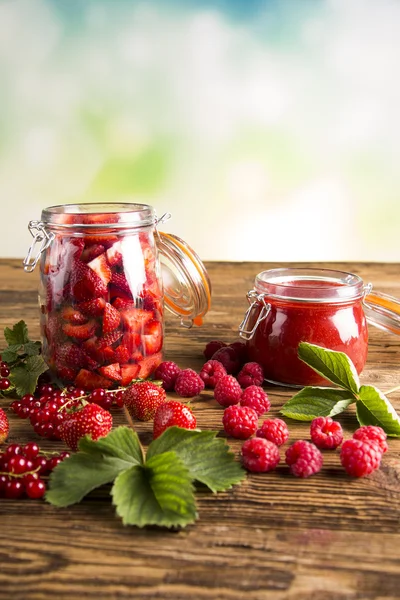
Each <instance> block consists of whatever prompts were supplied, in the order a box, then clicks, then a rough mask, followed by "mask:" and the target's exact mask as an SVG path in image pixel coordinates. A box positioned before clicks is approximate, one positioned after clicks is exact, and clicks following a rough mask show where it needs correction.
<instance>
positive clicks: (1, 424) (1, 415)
mask: <svg viewBox="0 0 400 600" xmlns="http://www.w3.org/2000/svg"><path fill="white" fill-rule="evenodd" d="M9 430H10V424H9V422H8V418H7V415H6V413H5V412H4V410H3V409H2V408H0V444H4V442H5V441H6V439H7V437H8V432H9Z"/></svg>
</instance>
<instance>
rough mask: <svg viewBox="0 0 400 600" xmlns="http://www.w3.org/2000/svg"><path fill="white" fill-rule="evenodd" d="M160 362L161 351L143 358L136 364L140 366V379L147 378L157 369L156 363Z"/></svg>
mask: <svg viewBox="0 0 400 600" xmlns="http://www.w3.org/2000/svg"><path fill="white" fill-rule="evenodd" d="M160 363H162V353H161V352H158V353H157V354H152V355H151V356H147V357H146V358H143V360H141V361H140V362H138V365H139V367H140V371H139V377H140V378H141V379H147V377H149V376H150V375H151V374H152V373H154V371H155V370H156V369H157V367H158V365H159V364H160Z"/></svg>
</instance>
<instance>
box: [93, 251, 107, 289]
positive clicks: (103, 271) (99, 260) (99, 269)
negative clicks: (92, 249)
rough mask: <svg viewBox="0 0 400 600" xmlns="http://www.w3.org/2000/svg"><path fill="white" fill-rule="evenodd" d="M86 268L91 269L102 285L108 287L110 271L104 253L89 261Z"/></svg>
mask: <svg viewBox="0 0 400 600" xmlns="http://www.w3.org/2000/svg"><path fill="white" fill-rule="evenodd" d="M88 267H90V269H92V270H93V271H94V272H95V273H96V274H97V276H98V277H99V278H100V279H101V281H102V282H103V283H104V285H108V282H109V281H110V279H111V269H110V267H109V266H108V263H107V258H106V255H105V254H104V253H103V254H100V256H97V257H96V258H95V259H93V260H91V261H90V262H89V263H88Z"/></svg>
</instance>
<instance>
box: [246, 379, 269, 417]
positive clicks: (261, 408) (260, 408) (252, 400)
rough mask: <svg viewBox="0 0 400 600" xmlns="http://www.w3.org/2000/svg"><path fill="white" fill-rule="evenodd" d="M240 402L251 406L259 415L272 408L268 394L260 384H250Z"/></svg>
mask: <svg viewBox="0 0 400 600" xmlns="http://www.w3.org/2000/svg"><path fill="white" fill-rule="evenodd" d="M240 404H241V405H242V406H250V408H253V409H254V410H255V411H256V413H257V414H258V415H259V416H261V415H263V414H264V413H266V412H268V411H269V409H270V408H271V402H270V401H269V400H268V396H267V394H266V393H265V392H264V390H263V389H262V387H260V386H259V385H250V386H249V387H247V388H246V389H245V390H244V392H243V393H242V396H241V398H240Z"/></svg>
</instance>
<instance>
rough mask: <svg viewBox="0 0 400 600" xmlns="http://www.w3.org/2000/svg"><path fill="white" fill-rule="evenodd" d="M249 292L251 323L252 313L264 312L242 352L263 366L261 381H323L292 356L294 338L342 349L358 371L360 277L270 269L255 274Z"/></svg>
mask: <svg viewBox="0 0 400 600" xmlns="http://www.w3.org/2000/svg"><path fill="white" fill-rule="evenodd" d="M255 293H256V294H257V300H256V301H255V303H254V305H253V308H252V309H251V315H250V319H249V320H250V321H251V325H252V326H254V324H255V321H256V319H257V317H258V316H260V315H261V316H263V315H264V316H265V315H266V316H265V318H264V319H262V320H260V322H259V323H258V324H257V325H256V327H255V330H254V333H253V334H252V335H251V336H250V339H248V342H247V344H248V353H249V357H250V359H251V360H253V361H257V362H258V363H260V364H261V365H262V366H263V368H264V373H265V378H266V379H267V380H269V381H271V382H274V383H281V384H285V385H295V386H304V385H326V384H327V381H326V380H325V379H323V378H322V377H320V376H319V375H318V374H317V373H316V372H315V371H313V370H312V369H311V368H310V367H308V366H307V365H306V364H305V363H303V362H302V361H301V360H300V359H299V358H298V355H297V351H298V346H299V343H300V342H309V343H312V344H317V345H319V346H323V347H325V348H329V349H331V350H337V351H340V352H344V353H346V354H347V355H348V356H349V357H350V358H351V360H352V361H353V363H354V365H355V367H356V369H357V371H358V373H360V372H361V371H362V369H363V367H364V365H365V362H366V359H367V351H368V329H367V323H366V318H365V315H364V310H363V297H364V288H363V284H362V280H361V279H360V278H358V277H356V276H354V275H350V274H348V273H342V272H338V271H330V270H327V269H325V270H313V269H274V270H271V271H264V272H263V273H260V275H258V276H257V278H256V285H255ZM264 304H265V306H264ZM268 309H269V310H268ZM262 311H264V312H263V315H262ZM267 313H268V314H267Z"/></svg>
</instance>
